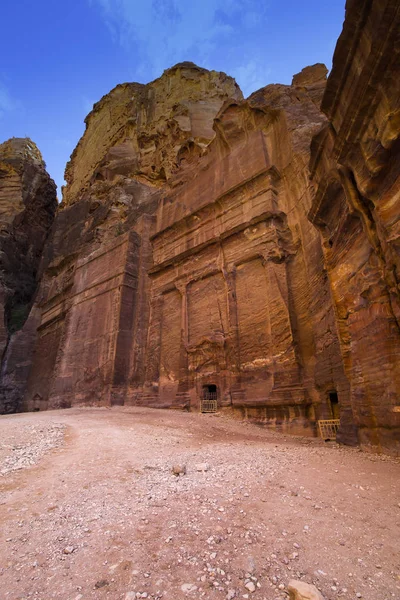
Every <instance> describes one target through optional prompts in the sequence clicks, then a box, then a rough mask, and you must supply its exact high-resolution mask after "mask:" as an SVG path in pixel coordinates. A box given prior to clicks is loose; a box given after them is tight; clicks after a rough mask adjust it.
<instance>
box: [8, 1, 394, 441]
mask: <svg viewBox="0 0 400 600" xmlns="http://www.w3.org/2000/svg"><path fill="white" fill-rule="evenodd" d="M399 20H400V9H399V8H398V7H397V3H395V2H393V1H391V0H372V2H369V3H367V4H365V3H363V2H361V0H351V1H349V2H348V3H347V12H346V21H345V25H344V29H343V33H342V35H341V37H340V39H339V42H338V45H337V49H336V51H335V56H334V64H333V69H332V72H331V74H330V76H329V78H328V82H327V81H326V74H327V70H326V68H325V67H324V65H321V64H318V65H314V66H311V67H306V68H305V69H303V71H302V72H301V73H299V74H297V75H295V76H294V77H293V81H292V85H290V86H286V85H279V84H276V85H269V86H266V87H264V88H262V89H261V90H258V91H257V92H255V93H254V94H252V95H251V96H250V97H249V98H248V99H247V100H243V98H242V95H241V92H240V90H239V88H238V87H237V85H236V83H235V82H234V80H233V79H231V78H230V77H227V76H226V75H225V74H223V73H216V72H214V71H211V72H210V71H207V70H205V69H201V68H199V67H197V66H195V65H193V64H192V63H181V64H179V65H176V66H175V67H172V68H171V69H168V70H167V71H166V72H165V73H164V74H163V75H162V76H161V77H160V78H159V79H157V80H156V81H154V82H151V83H149V84H147V85H140V84H134V83H132V84H123V85H120V86H117V87H116V88H115V89H114V90H112V91H111V92H110V94H107V95H106V96H105V97H104V98H103V99H102V100H100V102H98V103H97V104H96V105H95V106H94V108H93V111H92V112H91V113H90V115H89V116H88V118H87V119H86V131H85V134H84V136H83V137H82V139H81V140H80V142H79V144H78V146H77V148H76V150H75V151H74V153H73V155H72V157H71V161H70V163H69V164H68V165H67V169H66V180H67V186H66V188H65V189H64V194H63V203H62V205H61V206H60V209H59V211H58V213H57V217H56V220H55V223H54V226H53V228H52V232H51V235H50V237H49V239H48V241H47V243H46V246H45V250H44V253H43V258H42V263H41V278H40V287H39V289H38V291H37V293H36V296H35V302H34V305H33V308H32V310H31V312H30V315H29V318H28V320H27V322H26V323H25V325H24V327H23V328H22V330H21V331H20V332H18V333H17V334H16V335H15V336H13V337H12V339H11V341H10V343H9V346H8V352H7V361H6V364H5V365H3V374H2V376H3V382H4V381H6V382H7V381H8V382H9V383H10V388H9V389H10V390H12V389H17V388H18V394H17V395H18V397H20V396H21V391H23V392H24V401H23V406H24V408H25V409H27V410H36V409H46V408H48V407H50V408H55V407H63V406H71V405H73V404H92V405H97V406H98V405H113V404H140V405H146V406H158V407H161V406H162V407H181V408H184V407H186V408H189V409H198V408H199V405H200V402H201V400H202V398H205V397H207V398H209V397H212V398H213V399H214V400H216V402H217V404H218V406H219V407H226V408H228V407H229V409H230V410H232V411H233V412H237V413H239V414H241V415H242V416H244V417H246V418H254V419H257V420H259V421H261V422H263V423H265V424H266V425H269V426H272V427H275V428H276V429H278V430H280V431H290V432H296V433H305V434H310V435H315V434H316V433H317V428H316V422H317V421H318V420H320V419H332V418H333V419H338V420H340V427H339V433H338V438H339V439H340V440H341V441H343V442H346V443H351V444H356V443H361V445H362V447H364V448H368V449H373V450H377V451H381V450H384V451H387V452H392V453H398V452H399V451H400V450H399V448H398V442H397V441H396V440H397V439H398V431H399V427H400V422H399V421H398V419H399V418H400V417H399V415H400V407H399V406H398V397H399V396H400V381H399V374H400V365H399V356H400V334H399V320H400V318H399V315H400V299H399V267H400V265H399V243H398V240H399V235H398V233H399V228H398V216H399V214H400V211H399V206H398V197H399V194H398V185H399V172H400V167H399V164H400V161H399V129H400V128H399V121H398V113H399V96H400V95H399V87H398V85H399V83H398V78H397V77H396V65H397V64H398V60H399V55H398V52H399V47H400V46H399V43H398V42H399V39H398V36H399V31H400V21H399ZM321 101H322V109H323V112H322V111H321V109H320V106H321ZM324 113H325V114H324ZM310 147H311V152H310ZM310 154H311V162H310ZM310 173H311V175H312V182H310ZM32 272H33V271H32ZM33 287H34V286H33ZM33 287H32V289H33ZM15 373H17V374H18V373H19V374H20V375H18V376H15ZM28 373H29V376H28ZM24 378H25V379H24ZM13 386H14V387H13ZM10 393H11V392H10Z"/></svg>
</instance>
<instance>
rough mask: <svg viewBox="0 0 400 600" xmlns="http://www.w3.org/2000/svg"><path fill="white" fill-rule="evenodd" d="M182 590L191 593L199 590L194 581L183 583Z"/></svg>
mask: <svg viewBox="0 0 400 600" xmlns="http://www.w3.org/2000/svg"><path fill="white" fill-rule="evenodd" d="M181 590H182V592H184V593H185V594H190V593H191V592H196V591H197V585H195V584H194V583H184V584H183V585H181Z"/></svg>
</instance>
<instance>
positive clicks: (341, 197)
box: [310, 0, 400, 453]
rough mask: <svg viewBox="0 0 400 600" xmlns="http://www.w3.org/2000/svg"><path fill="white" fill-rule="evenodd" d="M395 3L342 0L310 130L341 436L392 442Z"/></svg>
mask: <svg viewBox="0 0 400 600" xmlns="http://www.w3.org/2000/svg"><path fill="white" fill-rule="evenodd" d="M399 64H400V6H399V3H398V2H396V1H385V0H373V1H370V2H362V1H361V0H351V1H348V2H347V4H346V20H345V24H344V28H343V32H342V34H341V36H340V38H339V41H338V44H337V47H336V50H335V54H334V59H333V69H332V72H331V74H330V76H329V79H328V84H327V88H326V91H325V94H324V97H323V101H322V110H323V111H324V112H325V114H326V115H327V117H328V119H329V125H327V126H326V127H325V128H324V129H323V130H322V131H321V132H320V133H319V134H318V135H317V136H316V137H315V138H314V140H313V143H312V161H311V172H312V177H313V179H314V181H315V183H316V194H315V198H314V200H313V204H312V208H311V211H310V219H311V221H312V222H313V223H314V224H315V225H316V227H317V228H318V229H319V230H320V232H321V234H322V239H323V248H324V257H325V265H326V269H327V272H328V277H329V281H330V286H331V290H332V297H333V301H334V306H335V313H336V319H337V323H338V330H339V339H340V345H341V352H342V357H343V364H344V367H345V371H346V375H347V378H348V380H349V382H350V386H351V392H350V396H349V404H348V405H345V406H343V411H342V427H341V439H343V440H346V439H347V438H348V436H350V435H352V434H353V432H354V429H355V428H358V437H359V440H360V442H361V444H362V446H363V447H364V448H367V449H372V450H378V451H379V450H384V451H388V452H393V453H398V452H399V449H400V293H399V282H400V220H399V219H400V194H399V190H400V79H399Z"/></svg>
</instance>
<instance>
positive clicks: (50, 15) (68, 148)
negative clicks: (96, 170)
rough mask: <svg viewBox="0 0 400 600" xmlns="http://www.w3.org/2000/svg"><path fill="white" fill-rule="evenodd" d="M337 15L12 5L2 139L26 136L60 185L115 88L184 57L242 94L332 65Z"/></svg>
mask: <svg viewBox="0 0 400 600" xmlns="http://www.w3.org/2000/svg"><path fill="white" fill-rule="evenodd" d="M343 18H344V0H304V1H299V0H279V1H277V0H266V1H263V0H141V1H139V0H68V1H67V2H63V1H61V0H36V1H33V0H8V1H6V2H5V3H4V6H3V7H2V19H1V25H0V56H1V58H2V60H1V61H0V141H4V140H6V139H8V138H9V137H12V136H17V137H23V136H29V137H31V138H32V139H33V140H34V141H35V142H36V143H37V144H38V146H39V148H40V150H41V152H42V154H43V157H44V159H45V161H46V163H47V168H48V171H49V173H50V175H51V176H52V177H53V178H54V179H55V181H56V183H57V185H58V186H60V185H62V184H63V174H64V168H65V164H66V162H67V160H68V159H69V156H70V154H71V152H72V151H73V149H74V147H75V146H76V144H77V142H78V140H79V138H80V136H81V135H82V133H83V131H84V123H83V119H84V118H85V116H86V114H87V113H88V112H89V111H90V110H91V107H92V105H93V103H94V102H97V101H98V100H99V99H100V98H101V96H103V95H104V94H106V93H107V92H109V91H110V89H112V88H113V87H114V86H115V85H117V84H118V83H122V82H125V81H139V82H141V83H147V82H148V81H151V80H153V79H155V78H156V77H158V76H159V75H161V73H162V72H163V70H164V69H166V68H168V67H170V66H172V65H173V64H175V63H177V62H181V61H183V60H190V61H193V62H195V63H196V64H198V65H200V66H203V67H206V68H208V69H215V70H218V71H225V72H226V73H228V74H229V75H232V76H234V77H235V78H236V80H237V82H238V83H239V85H240V87H241V88H242V91H243V93H244V94H245V96H247V95H249V94H250V93H251V92H253V91H255V90H256V89H259V88H260V87H262V86H264V85H267V84H269V83H290V82H291V78H292V75H293V74H294V73H297V72H299V71H300V70H301V69H302V68H303V67H305V66H306V65H310V64H314V63H316V62H324V63H325V64H326V65H327V67H328V68H330V67H331V58H332V54H333V50H334V47H335V43H336V40H337V37H338V35H339V33H340V31H341V28H342V23H343ZM58 194H59V196H60V195H61V192H60V188H59V192H58Z"/></svg>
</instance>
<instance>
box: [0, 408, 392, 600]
mask: <svg viewBox="0 0 400 600" xmlns="http://www.w3.org/2000/svg"><path fill="white" fill-rule="evenodd" d="M60 435H61V436H62V435H64V439H63V440H60ZM0 445H1V447H0V459H1V460H2V463H1V464H0V473H2V467H3V471H4V472H3V474H2V475H0V491H1V494H0V530H1V534H0V559H1V563H0V598H1V600H3V599H4V600H17V599H18V600H23V599H24V600H25V599H28V598H29V599H30V598H34V599H40V600H50V599H51V598H57V599H60V600H88V599H91V598H96V599H100V600H101V599H103V598H108V599H115V600H133V599H134V598H149V599H153V600H154V599H157V598H158V599H161V598H165V599H166V600H168V599H170V600H180V599H183V598H193V599H197V598H204V599H206V600H208V599H215V600H218V599H221V600H226V599H228V600H230V599H232V598H254V600H262V599H265V600H275V599H279V600H280V599H281V598H287V594H286V591H285V589H286V585H287V583H288V581H289V580H290V579H292V578H295V579H304V580H305V581H308V582H310V583H311V582H313V583H315V584H316V585H317V587H319V588H320V589H321V591H322V593H323V594H324V596H325V598H326V599H327V600H333V599H336V598H343V599H349V600H350V599H356V598H357V597H358V598H360V597H361V598H363V599H365V600H389V599H390V600H391V599H392V598H396V600H398V599H399V598H400V552H399V547H400V543H399V532H400V504H399V503H400V494H399V488H400V485H399V473H400V464H399V462H396V461H394V460H392V459H388V458H385V457H384V458H380V457H374V456H369V455H366V454H362V453H360V452H358V451H357V450H354V449H349V448H341V447H338V446H336V445H335V444H325V445H324V444H323V443H322V442H320V441H319V440H307V439H301V438H290V437H283V436H280V435H278V434H274V433H271V432H268V431H266V430H264V429H262V428H260V427H257V426H255V425H250V424H246V423H240V422H236V421H232V420H230V419H228V418H226V417H220V416H217V415H197V414H186V413H175V412H171V411H158V410H145V409H133V408H130V409H123V408H118V409H112V410H107V409H97V410H96V409H73V410H66V411H51V412H45V413H30V414H23V415H13V416H7V417H1V418H0ZM21 457H22V458H21ZM18 461H19V462H18ZM33 462H36V463H37V464H36V465H33V466H32V464H31V463H33ZM204 463H208V465H209V469H208V470H206V471H199V470H197V468H200V466H199V465H201V468H204ZM183 464H184V465H186V469H187V472H186V474H184V475H180V476H174V475H173V474H172V473H171V467H172V466H173V465H183ZM4 465H6V467H7V468H6V469H4ZM13 465H14V466H13ZM15 465H17V466H16V467H15ZM14 467H15V468H17V469H18V470H13V469H14ZM253 588H254V590H255V591H252V590H253ZM357 595H358V596H357Z"/></svg>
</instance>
